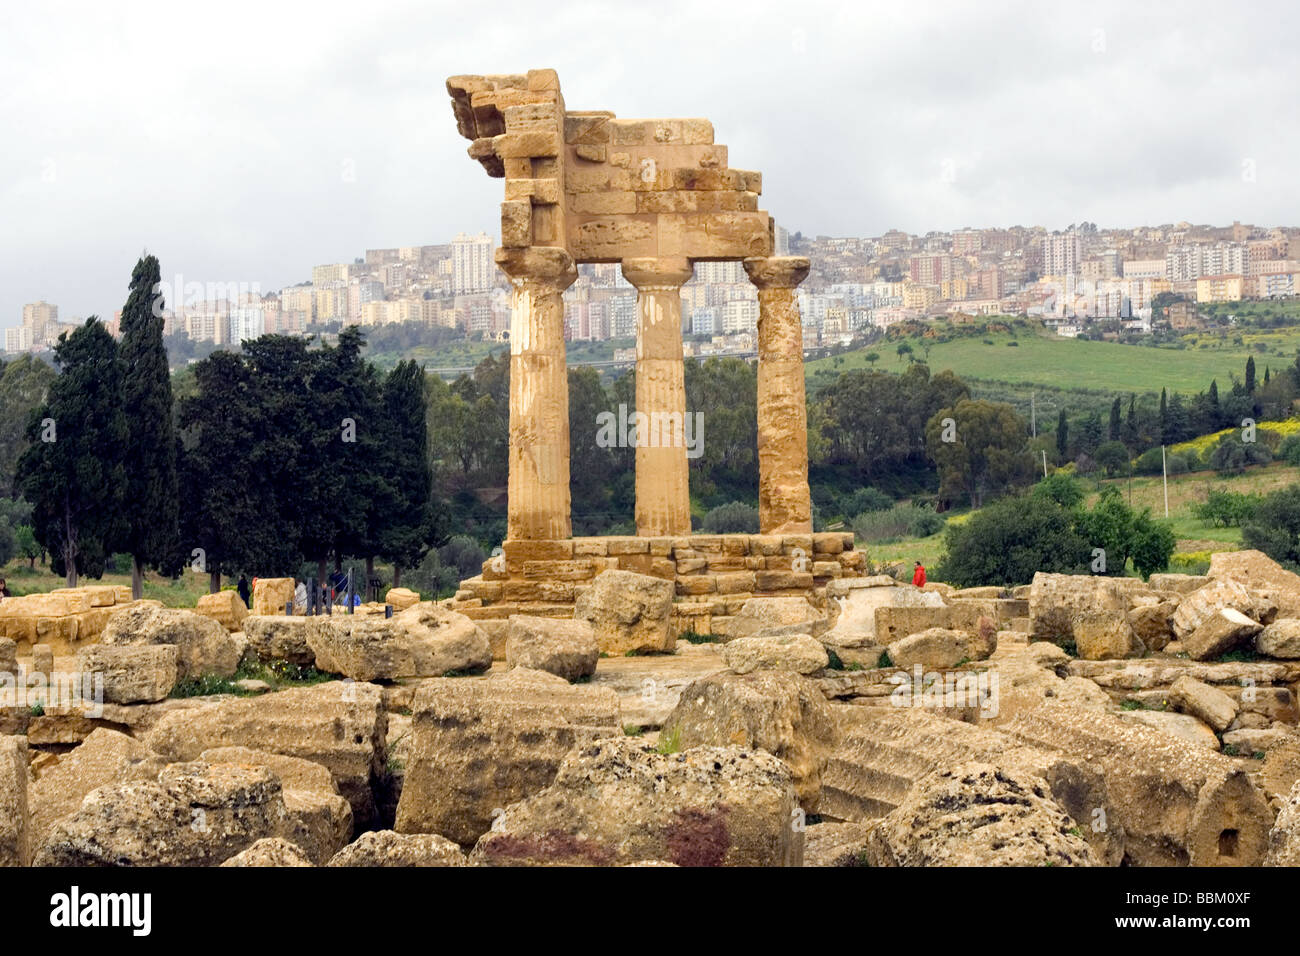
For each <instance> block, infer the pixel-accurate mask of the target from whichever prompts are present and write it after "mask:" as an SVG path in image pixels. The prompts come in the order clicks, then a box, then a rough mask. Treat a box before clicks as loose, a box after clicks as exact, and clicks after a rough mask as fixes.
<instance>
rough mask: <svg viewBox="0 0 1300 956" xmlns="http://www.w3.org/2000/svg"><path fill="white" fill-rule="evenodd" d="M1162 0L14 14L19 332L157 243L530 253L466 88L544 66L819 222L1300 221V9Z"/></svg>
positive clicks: (316, 255)
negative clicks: (484, 148) (470, 137)
mask: <svg viewBox="0 0 1300 956" xmlns="http://www.w3.org/2000/svg"><path fill="white" fill-rule="evenodd" d="M1135 6H1138V5H1135V4H1131V3H1117V4H1109V3H1101V4H1098V3H1088V4H1086V5H1085V4H1083V3H1072V4H1054V3H1045V2H1037V3H1023V4H1020V3H1005V2H996V0H981V2H978V3H974V2H969V3H940V2H932V0H911V2H906V3H900V2H890V3H874V2H871V3H864V2H838V3H828V4H821V3H816V2H811V0H802V2H799V3H790V2H781V3H776V4H771V5H768V4H764V3H761V2H752V0H751V2H746V3H734V4H733V3H728V2H723V0H714V2H709V3H703V2H698V0H696V2H682V3H675V2H671V0H655V2H653V3H635V4H633V3H626V2H619V3H597V2H590V3H574V4H567V5H566V4H563V3H560V2H554V3H537V2H525V3H512V2H479V3H474V4H470V3H465V2H458V3H451V4H443V3H430V2H427V0H426V2H423V3H416V2H410V3H406V2H388V0H368V2H364V3H333V2H329V0H312V2H311V3H301V2H300V3H292V4H285V5H284V6H283V7H281V6H280V5H278V4H276V3H274V2H272V0H262V2H258V3H247V4H245V3H240V2H224V3H222V4H204V5H203V10H202V11H199V10H195V9H191V7H190V5H188V4H177V3H158V4H152V3H133V4H113V3H106V2H102V0H101V2H95V3H39V4H17V3H5V4H4V5H3V7H0V143H3V147H0V326H10V325H15V324H17V323H18V322H19V320H20V317H21V307H22V304H23V303H24V302H31V301H35V300H38V299H45V300H47V301H50V302H54V303H56V304H57V305H58V306H59V311H60V317H61V318H64V319H65V320H66V319H70V318H72V317H74V316H75V317H84V316H86V315H89V314H92V313H100V314H102V315H105V316H111V314H112V312H113V311H114V310H115V309H118V308H120V307H121V305H122V303H123V302H124V301H125V298H126V283H127V280H128V278H129V276H130V272H131V267H132V266H133V264H134V263H135V260H136V258H137V257H138V256H139V255H140V253H141V252H142V251H143V250H145V249H147V250H148V251H150V252H152V253H154V254H156V255H158V256H159V258H160V259H161V262H162V267H163V276H164V278H165V279H168V280H171V279H172V278H173V277H174V276H175V275H176V274H178V273H179V274H182V275H183V276H184V278H185V280H186V281H187V282H189V281H200V282H205V283H206V282H222V283H226V282H243V283H250V284H251V283H257V284H259V285H260V287H261V289H262V290H263V291H264V292H265V291H271V290H273V289H278V288H280V287H282V286H284V285H291V284H293V283H295V282H300V281H303V280H305V279H309V278H310V274H311V267H312V266H313V265H316V264H320V263H326V262H339V261H350V260H351V259H353V258H354V257H356V256H360V255H362V254H363V252H364V250H365V249H366V248H368V247H370V248H375V247H392V246H399V245H420V244H426V243H440V242H446V241H448V240H449V239H450V238H451V237H452V236H453V235H454V234H455V233H456V232H458V231H462V230H465V231H478V230H480V229H482V230H486V231H487V232H488V233H489V234H491V235H493V236H498V234H499V233H498V230H499V223H498V220H497V203H499V202H500V201H501V199H502V184H501V182H500V181H499V180H493V179H490V178H489V177H488V176H487V175H486V174H485V173H484V172H483V170H482V168H481V167H480V166H479V165H478V164H477V163H476V162H473V161H472V160H470V159H469V158H468V157H467V156H466V155H465V149H466V147H467V146H468V142H467V141H465V140H463V139H461V138H460V137H459V136H458V135H457V134H456V129H455V123H454V122H453V120H452V115H451V110H450V107H449V105H448V98H447V94H446V89H445V86H444V81H445V79H446V77H447V76H449V75H452V74H456V73H494V72H522V71H524V70H526V69H528V68H530V67H553V68H555V69H556V70H558V71H559V74H560V80H561V84H562V88H563V90H564V94H565V100H566V103H567V105H568V107H569V108H570V109H608V110H612V111H614V112H615V113H616V114H618V115H619V116H623V117H655V116H665V117H671V116H706V117H708V118H709V119H711V120H712V121H713V124H714V127H715V130H716V132H717V140H718V142H720V143H725V144H726V145H728V146H729V147H730V157H731V165H732V166H734V167H737V168H742V169H759V170H762V172H763V184H764V187H765V193H764V197H763V202H762V205H763V207H764V208H766V209H767V210H769V211H770V212H771V213H772V214H773V215H774V216H775V217H776V218H777V221H778V222H780V223H782V224H783V225H785V226H786V227H787V228H789V229H790V230H791V232H794V231H796V230H802V231H803V232H804V233H815V234H829V235H879V234H880V233H882V232H884V231H885V230H886V229H889V228H891V227H898V228H901V229H905V230H908V231H909V232H922V233H923V232H926V231H928V230H932V229H952V228H959V227H962V226H1007V225H1014V224H1021V225H1034V224H1039V225H1043V226H1046V227H1048V228H1050V229H1059V228H1062V227H1065V226H1067V225H1069V224H1071V223H1074V222H1080V221H1084V220H1089V221H1093V222H1096V223H1098V224H1099V225H1100V226H1102V227H1107V226H1132V225H1141V224H1159V223H1164V222H1176V221H1179V220H1183V219H1186V220H1189V221H1192V222H1214V223H1218V224H1225V225H1226V224H1228V223H1231V222H1232V221H1233V220H1234V219H1240V220H1241V221H1243V222H1254V223H1258V224H1261V225H1300V175H1297V173H1298V172H1300V162H1298V161H1297V155H1298V152H1297V151H1298V149H1300V115H1298V113H1300V107H1298V106H1297V103H1300V82H1298V81H1300V52H1298V51H1300V46H1297V44H1296V42H1295V34H1296V26H1297V19H1298V17H1297V14H1296V13H1295V5H1294V0H1280V2H1249V3H1244V4H1237V5H1228V6H1225V5H1224V4H1222V3H1209V2H1205V3H1159V4H1156V3H1149V4H1142V5H1141V6H1142V7H1143V9H1140V10H1135V9H1133V7H1135ZM1148 7H1149V8H1151V9H1146V8H1148Z"/></svg>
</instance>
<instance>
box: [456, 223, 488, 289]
mask: <svg viewBox="0 0 1300 956" xmlns="http://www.w3.org/2000/svg"><path fill="white" fill-rule="evenodd" d="M495 273H496V263H495V261H494V260H493V258H492V239H491V238H490V237H489V236H488V234H487V233H485V232H480V233H479V234H478V235H477V236H467V235H465V233H463V232H462V233H458V234H457V236H456V238H455V239H453V240H452V242H451V288H452V292H454V293H455V294H456V295H470V294H473V293H476V292H487V291H488V290H489V289H491V288H492V285H493V279H494V278H495Z"/></svg>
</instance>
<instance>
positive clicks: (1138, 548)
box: [1130, 509, 1177, 578]
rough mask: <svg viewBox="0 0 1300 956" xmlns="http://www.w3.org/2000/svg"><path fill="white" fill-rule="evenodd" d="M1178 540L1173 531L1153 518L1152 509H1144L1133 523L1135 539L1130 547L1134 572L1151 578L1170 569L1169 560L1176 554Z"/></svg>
mask: <svg viewBox="0 0 1300 956" xmlns="http://www.w3.org/2000/svg"><path fill="white" fill-rule="evenodd" d="M1176 545H1177V539H1176V538H1175V536H1174V532H1173V529H1172V528H1170V527H1169V526H1168V525H1167V524H1163V523H1161V522H1158V521H1156V520H1154V519H1153V518H1152V517H1151V512H1150V509H1143V510H1142V511H1141V512H1139V513H1138V515H1137V518H1136V519H1134V522H1133V538H1132V543H1131V545H1130V552H1131V557H1132V559H1133V570H1134V571H1136V572H1137V573H1138V574H1140V575H1142V577H1143V578H1149V577H1151V575H1153V574H1155V573H1156V572H1157V571H1163V570H1164V569H1165V568H1167V567H1169V558H1170V557H1171V556H1172V555H1173V553H1174V547H1175V546H1176Z"/></svg>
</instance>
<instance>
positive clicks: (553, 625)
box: [506, 614, 600, 681]
mask: <svg viewBox="0 0 1300 956" xmlns="http://www.w3.org/2000/svg"><path fill="white" fill-rule="evenodd" d="M599 659H600V646H599V645H598V644H597V643H596V632H595V629H593V628H592V626H591V624H590V623H589V622H587V621H583V620H564V619H562V618H551V617H530V616H528V615H524V614H512V615H510V622H509V632H508V635H507V637H506V663H507V664H508V665H509V666H510V667H528V668H531V669H533V670H539V671H546V672H547V673H548V674H555V675H556V676H558V677H563V678H564V679H565V680H568V681H574V680H578V679H580V678H583V677H589V676H591V675H592V674H594V673H595V672H596V662H597V661H598V660H599Z"/></svg>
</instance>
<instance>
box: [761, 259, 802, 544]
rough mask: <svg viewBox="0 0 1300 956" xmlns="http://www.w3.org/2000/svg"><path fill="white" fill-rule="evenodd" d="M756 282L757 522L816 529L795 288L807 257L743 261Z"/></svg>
mask: <svg viewBox="0 0 1300 956" xmlns="http://www.w3.org/2000/svg"><path fill="white" fill-rule="evenodd" d="M745 271H746V272H747V273H749V280H750V281H751V282H753V283H754V285H755V286H757V287H758V524H759V530H760V531H761V532H762V533H763V534H809V533H811V532H812V499H811V496H810V495H809V492H808V406H807V404H806V398H805V395H804V381H803V323H802V320H801V319H800V317H799V303H798V302H797V301H796V299H795V294H794V290H795V287H796V286H798V285H799V283H800V282H802V281H803V280H804V279H805V278H806V277H807V275H808V260H807V259H806V258H805V257H803V256H774V257H770V258H753V259H746V260H745Z"/></svg>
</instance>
